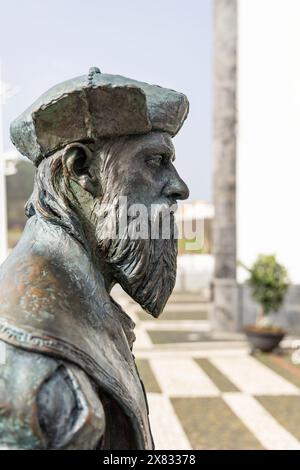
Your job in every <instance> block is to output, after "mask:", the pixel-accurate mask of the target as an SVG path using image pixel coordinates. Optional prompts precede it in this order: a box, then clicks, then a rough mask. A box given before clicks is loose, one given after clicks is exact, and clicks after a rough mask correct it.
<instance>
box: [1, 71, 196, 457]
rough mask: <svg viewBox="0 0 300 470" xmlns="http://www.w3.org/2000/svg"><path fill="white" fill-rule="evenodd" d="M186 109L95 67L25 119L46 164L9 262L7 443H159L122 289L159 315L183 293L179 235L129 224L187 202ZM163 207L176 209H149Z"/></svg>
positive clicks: (38, 161)
mask: <svg viewBox="0 0 300 470" xmlns="http://www.w3.org/2000/svg"><path fill="white" fill-rule="evenodd" d="M187 113H188V101H187V99H186V97H185V96H184V95H182V94H181V93H177V92H175V91H172V90H167V89H164V88H160V87H157V86H153V85H148V84H145V83H141V82H137V81H134V80H131V79H127V78H124V77H120V76H113V75H104V74H101V73H100V71H99V69H97V68H93V69H91V70H90V72H89V74H88V75H87V76H83V77H78V78H76V79H73V80H69V81H67V82H64V83H63V84H60V85H57V86H56V87H54V88H52V89H51V90H49V91H48V92H47V93H45V94H44V95H42V97H40V98H39V99H38V100H37V101H36V102H35V103H34V104H33V105H32V106H31V107H30V108H29V109H28V110H27V111H25V112H24V113H23V114H22V115H21V116H20V117H19V118H18V119H17V120H16V121H15V122H14V123H13V124H12V126H11V136H12V140H13V142H14V144H15V145H16V146H17V148H18V149H19V150H20V151H21V152H22V153H23V154H24V155H26V156H27V157H28V158H30V159H31V160H32V161H33V163H34V164H35V165H36V167H37V169H36V177H35V185H34V190H33V193H32V196H31V197H30V199H29V201H28V202H27V204H26V214H27V216H28V219H29V220H28V222H27V224H26V227H25V230H24V233H23V235H22V238H21V240H20V242H19V243H18V245H17V247H16V248H15V249H14V250H13V252H12V253H11V254H10V256H9V257H8V258H7V260H6V261H5V263H4V264H3V265H2V266H1V268H0V286H1V291H0V340H2V341H4V342H5V344H6V352H7V354H6V364H5V365H3V366H1V367H0V406H1V414H0V445H1V447H2V448H9V449H152V448H153V440H152V436H151V431H150V426H149V420H148V406H147V399H146V396H145V392H144V387H143V384H142V383H141V380H140V378H139V375H138V372H137V369H136V366H135V361H134V356H133V354H132V346H133V342H134V339H135V335H134V332H133V329H134V323H133V322H132V320H131V319H130V318H129V316H128V315H127V314H126V313H125V312H124V311H123V310H122V308H121V307H120V306H119V305H118V304H117V303H116V302H115V300H114V299H113V298H112V296H111V295H110V291H111V289H112V287H113V286H114V285H115V284H120V285H121V287H122V288H123V289H124V290H125V291H126V292H127V293H128V294H129V295H130V296H131V297H132V298H133V299H134V300H136V301H137V302H138V303H139V304H140V305H141V306H142V308H144V309H145V310H146V311H147V312H148V313H149V314H150V315H153V316H154V317H157V316H158V315H160V314H161V312H162V310H163V308H164V306H165V303H166V302H167V300H168V297H169V295H170V293H171V292H172V289H173V287H174V283H175V277H176V256H177V241H176V237H175V236H174V232H173V230H171V231H170V236H169V237H166V238H165V237H163V236H159V237H156V238H154V239H152V238H151V236H150V234H149V233H148V235H149V236H148V237H138V238H136V237H132V236H131V232H130V230H129V229H128V227H129V226H130V223H132V222H135V221H136V219H137V216H136V213H135V214H133V212H132V208H133V207H135V205H136V204H138V205H140V206H141V207H142V208H145V211H146V212H145V213H147V214H148V215H147V219H146V222H145V220H144V222H145V224H144V229H148V225H149V227H150V225H151V224H150V223H152V222H153V219H157V220H159V221H160V222H161V220H162V219H161V217H163V218H164V217H166V211H167V212H168V211H169V216H170V221H171V222H170V223H171V225H172V224H173V223H174V221H173V211H174V205H175V204H176V201H177V200H178V199H185V198H187V197H188V188H187V186H186V185H185V183H184V182H183V181H182V180H181V179H180V177H179V176H178V174H177V172H176V170H175V168H174V165H173V159H174V147H173V144H172V137H173V136H174V135H175V134H176V133H177V132H178V130H179V129H180V127H181V126H182V124H183V122H184V120H185V118H186V116H187ZM122 198H123V199H122ZM123 200H126V211H125V209H124V207H123V205H122V204H121V201H123ZM153 205H155V207H156V209H155V211H156V212H157V210H158V209H159V208H162V209H164V211H163V212H160V213H159V211H158V213H159V215H156V212H155V211H154V216H153V214H152V215H151V217H150V216H149V214H150V213H151V210H152V207H153ZM128 207H129V208H131V209H129V211H128ZM140 210H141V209H140ZM162 214H164V215H163V216H162ZM113 215H114V216H116V217H115V219H113ZM124 216H125V218H126V222H127V225H126V227H125V228H123V225H122V224H121V222H120V220H121V219H122V217H123V218H124ZM113 221H116V229H117V230H116V231H117V236H115V235H116V234H115V233H114V236H112V235H111V236H108V235H107V234H110V233H113V232H111V231H109V230H110V228H111V226H112V223H113ZM128 223H129V225H128Z"/></svg>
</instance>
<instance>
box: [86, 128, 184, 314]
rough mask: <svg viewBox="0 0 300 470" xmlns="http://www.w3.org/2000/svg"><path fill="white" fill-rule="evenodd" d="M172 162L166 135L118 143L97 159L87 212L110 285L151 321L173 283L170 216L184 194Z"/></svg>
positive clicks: (153, 134)
mask: <svg viewBox="0 0 300 470" xmlns="http://www.w3.org/2000/svg"><path fill="white" fill-rule="evenodd" d="M173 160H174V147H173V144H172V140H171V138H170V136H169V135H168V134H167V133H163V132H151V133H149V134H145V135H141V136H131V137H128V138H125V139H121V140H120V142H119V144H118V143H116V144H115V145H114V146H112V148H111V151H108V152H107V156H106V158H105V160H104V161H101V159H99V162H100V163H99V168H98V170H97V173H98V175H97V176H98V178H99V181H100V182H101V195H99V197H98V198H97V199H96V202H95V204H94V208H93V212H92V219H93V225H94V227H95V231H96V240H97V246H98V253H99V256H101V258H103V259H104V260H105V262H106V264H107V265H108V266H109V267H110V269H111V271H112V273H113V277H114V280H115V281H116V282H118V283H119V284H120V285H121V286H122V287H123V289H124V290H125V291H126V292H127V293H128V294H129V295H130V296H131V297H132V298H133V299H134V300H136V301H137V302H138V303H139V304H140V305H141V306H142V308H144V309H145V310H146V311H147V312H148V313H150V314H151V315H153V316H155V317H157V316H158V315H159V314H160V313H161V312H162V310H163V308H164V306H165V304H166V302H167V300H168V298H169V296H170V294H171V292H172V290H173V288H174V284H175V279H176V257H177V239H176V237H174V215H173V211H174V210H175V208H176V201H177V200H178V199H186V198H187V197H188V194H189V192H188V188H187V186H186V184H185V183H184V182H183V181H182V180H181V178H180V177H179V175H178V173H177V172H176V170H175V168H174V166H173V163H172V162H173ZM137 204H138V205H139V206H136V205H137ZM109 234H111V235H109ZM153 237H154V238H153Z"/></svg>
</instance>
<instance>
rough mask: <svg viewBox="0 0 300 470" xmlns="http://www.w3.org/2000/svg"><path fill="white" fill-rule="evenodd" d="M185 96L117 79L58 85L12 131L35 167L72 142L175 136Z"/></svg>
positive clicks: (96, 77)
mask: <svg viewBox="0 0 300 470" xmlns="http://www.w3.org/2000/svg"><path fill="white" fill-rule="evenodd" d="M188 108H189V103H188V100H187V98H186V96H185V95H184V94H182V93H178V92H176V91H173V90H169V89H167V88H162V87H160V86H157V85H149V84H147V83H143V82H139V81H136V80H132V79H130V78H126V77H122V76H120V75H108V74H102V73H101V72H100V70H99V69H98V68H96V67H92V68H91V69H90V70H89V73H88V75H83V76H80V77H76V78H74V79H71V80H67V81H65V82H63V83H60V84H58V85H56V86H54V87H53V88H51V89H50V90H48V91H47V92H46V93H44V94H43V95H42V96H41V97H40V98H38V99H37V100H36V101H35V102H34V103H33V104H32V105H31V106H30V107H29V108H28V109H27V110H26V111H24V113H22V114H21V115H20V116H19V117H18V118H17V119H16V120H15V121H13V122H12V124H11V127H10V135H11V140H12V142H13V144H14V145H15V146H16V147H17V149H18V150H19V151H20V152H21V153H22V154H23V155H25V156H26V157H28V158H29V159H30V160H32V162H33V163H35V164H36V165H38V164H39V162H40V161H41V160H42V159H43V158H44V157H47V156H48V155H51V154H52V153H54V152H55V151H56V150H58V149H60V148H62V147H64V146H65V145H66V144H69V143H71V142H76V141H94V140H97V139H99V138H103V137H114V136H121V135H129V134H144V133H147V132H150V131H151V130H159V131H165V132H168V133H169V134H170V135H171V136H174V135H175V134H177V132H178V131H179V129H180V128H181V126H182V124H183V122H184V120H185V118H186V116H187V114H188Z"/></svg>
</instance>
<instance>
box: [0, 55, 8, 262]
mask: <svg viewBox="0 0 300 470" xmlns="http://www.w3.org/2000/svg"><path fill="white" fill-rule="evenodd" d="M3 102H4V90H3V84H2V76H1V63H0V263H2V261H4V259H5V258H6V256H7V205H6V180H5V160H4V149H3V127H2V124H3V123H2V106H3Z"/></svg>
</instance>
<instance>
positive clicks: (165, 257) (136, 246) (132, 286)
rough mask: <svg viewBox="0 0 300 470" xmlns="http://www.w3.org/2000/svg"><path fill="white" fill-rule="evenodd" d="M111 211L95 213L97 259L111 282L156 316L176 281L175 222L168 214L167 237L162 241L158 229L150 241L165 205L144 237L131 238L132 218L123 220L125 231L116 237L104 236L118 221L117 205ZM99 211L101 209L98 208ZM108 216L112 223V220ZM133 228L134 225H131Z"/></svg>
mask: <svg viewBox="0 0 300 470" xmlns="http://www.w3.org/2000/svg"><path fill="white" fill-rule="evenodd" d="M112 207H113V210H105V212H104V213H103V211H102V213H101V214H99V212H98V211H97V212H98V216H99V217H97V219H98V222H97V230H96V237H97V244H98V249H99V251H100V256H102V257H104V259H105V262H106V263H107V264H108V265H109V267H110V268H111V269H112V271H113V276H114V279H115V280H116V282H117V283H119V284H120V285H121V287H122V288H123V289H124V291H125V292H126V293H127V294H128V295H129V296H130V297H131V298H132V299H133V300H135V301H136V302H138V304H139V305H140V306H141V307H142V308H143V309H144V310H145V311H146V312H147V313H149V314H151V315H152V316H153V317H156V318H157V317H158V316H159V315H160V314H161V313H162V311H163V309H164V307H165V305H166V303H167V301H168V298H169V296H170V294H171V293H172V291H173V289H174V286H175V282H176V269H177V239H176V238H175V234H174V232H175V220H174V216H173V214H172V213H171V214H170V212H169V217H168V221H169V222H170V230H169V235H170V236H169V237H168V238H163V237H162V234H161V229H159V236H158V237H156V238H155V239H152V238H151V236H150V235H151V229H152V227H153V226H156V227H158V226H159V227H161V220H162V217H164V215H163V214H165V215H166V211H168V209H169V206H167V205H166V204H162V205H161V210H158V211H156V214H155V216H154V218H153V216H152V218H150V217H149V218H148V220H147V221H146V223H147V224H148V234H149V237H147V238H141V237H140V238H136V239H134V238H132V236H130V228H129V229H128V227H132V224H131V223H132V222H134V221H135V219H134V218H128V217H127V206H126V219H127V222H128V223H127V224H126V229H125V230H123V231H122V233H118V236H116V237H113V238H112V237H107V234H108V233H109V230H111V227H112V226H113V223H114V221H119V220H120V217H121V216H122V215H123V216H124V214H121V211H124V209H122V208H120V207H119V205H118V204H112V205H111V208H112ZM100 212H101V209H100ZM112 214H113V218H114V221H112ZM123 220H124V219H123ZM133 226H134V225H133Z"/></svg>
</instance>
